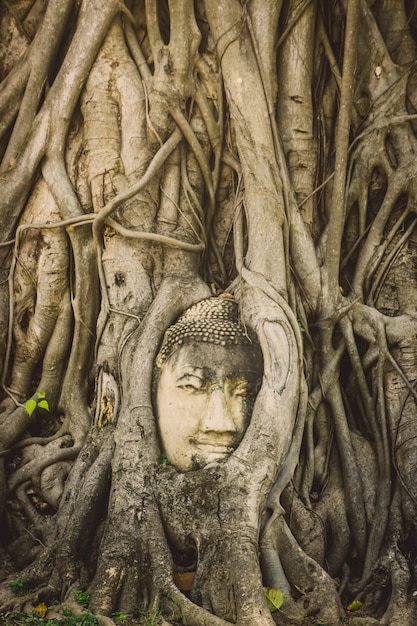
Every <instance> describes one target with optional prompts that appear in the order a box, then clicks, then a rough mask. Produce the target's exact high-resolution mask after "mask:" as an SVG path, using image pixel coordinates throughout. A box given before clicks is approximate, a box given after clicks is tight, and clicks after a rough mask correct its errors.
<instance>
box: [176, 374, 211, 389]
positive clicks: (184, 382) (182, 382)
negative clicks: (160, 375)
mask: <svg viewBox="0 0 417 626" xmlns="http://www.w3.org/2000/svg"><path fill="white" fill-rule="evenodd" d="M176 387H177V389H181V391H184V392H185V393H199V392H201V391H203V390H204V388H205V381H204V380H203V379H202V378H199V377H198V376H182V377H181V378H180V379H179V380H178V381H177V384H176Z"/></svg>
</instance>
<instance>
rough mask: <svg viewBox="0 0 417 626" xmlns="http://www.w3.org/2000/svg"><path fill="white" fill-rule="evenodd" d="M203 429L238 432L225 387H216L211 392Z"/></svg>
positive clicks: (206, 430) (203, 420)
mask: <svg viewBox="0 0 417 626" xmlns="http://www.w3.org/2000/svg"><path fill="white" fill-rule="evenodd" d="M201 430H203V431H205V432H209V431H211V432H219V433H220V432H221V433H226V432H229V433H235V432H237V427H236V424H235V421H234V419H233V413H232V409H231V406H230V402H229V401H228V398H227V396H226V394H225V392H224V389H222V388H220V387H216V388H215V389H213V390H212V391H211V392H210V394H209V400H208V404H207V407H206V410H205V412H204V415H203V417H202V423H201Z"/></svg>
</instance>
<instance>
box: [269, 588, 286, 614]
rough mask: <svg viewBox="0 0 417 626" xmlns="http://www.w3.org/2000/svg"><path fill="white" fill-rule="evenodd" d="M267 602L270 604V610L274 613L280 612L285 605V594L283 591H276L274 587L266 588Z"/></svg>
mask: <svg viewBox="0 0 417 626" xmlns="http://www.w3.org/2000/svg"><path fill="white" fill-rule="evenodd" d="M264 592H265V597H266V601H267V602H268V608H269V610H270V611H271V613H273V612H274V611H278V610H279V609H280V608H281V607H282V605H283V604H284V594H283V593H282V591H281V589H274V587H264Z"/></svg>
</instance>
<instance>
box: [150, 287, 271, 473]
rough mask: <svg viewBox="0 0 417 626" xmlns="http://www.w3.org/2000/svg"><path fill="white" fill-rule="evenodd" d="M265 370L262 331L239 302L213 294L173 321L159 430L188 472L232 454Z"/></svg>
mask: <svg viewBox="0 0 417 626" xmlns="http://www.w3.org/2000/svg"><path fill="white" fill-rule="evenodd" d="M262 374H263V360H262V353H261V349H260V347H259V344H258V341H257V338H256V335H255V334H254V333H253V332H252V331H251V330H249V329H247V328H245V327H244V326H243V324H241V323H240V322H239V318H238V306H237V302H235V301H234V300H232V299H226V298H208V299H207V300H202V301H201V302H198V303H197V304H195V305H193V306H192V307H190V308H189V309H187V310H186V311H185V312H184V313H183V314H182V315H181V316H180V318H179V319H178V320H177V322H176V323H175V324H173V325H172V326H170V328H168V330H167V331H166V333H165V336H164V340H163V343H162V346H161V349H160V351H159V354H158V356H157V358H156V368H155V375H156V381H155V388H156V391H155V403H156V414H157V421H158V431H159V436H160V439H161V444H162V447H163V450H164V452H165V454H166V457H167V460H168V462H169V463H170V464H171V465H173V466H174V467H175V468H176V469H178V470H179V471H182V472H186V471H189V470H194V469H200V468H202V467H204V466H206V465H208V464H209V463H214V462H219V461H221V460H223V459H226V458H227V457H228V456H229V455H230V454H231V453H232V452H233V451H234V450H235V449H236V448H237V446H238V445H239V443H240V441H241V440H242V438H243V435H244V433H245V431H246V428H247V426H248V424H249V422H250V418H251V414H252V408H253V404H254V401H255V398H256V394H257V393H258V390H259V388H260V385H261V380H262Z"/></svg>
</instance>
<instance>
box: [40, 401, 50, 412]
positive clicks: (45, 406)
mask: <svg viewBox="0 0 417 626" xmlns="http://www.w3.org/2000/svg"><path fill="white" fill-rule="evenodd" d="M38 407H39V408H40V409H45V410H46V411H49V404H48V400H39V402H38Z"/></svg>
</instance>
